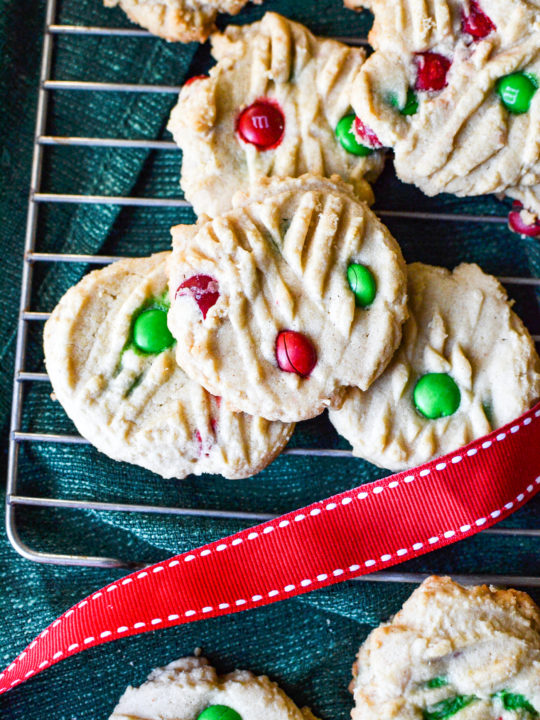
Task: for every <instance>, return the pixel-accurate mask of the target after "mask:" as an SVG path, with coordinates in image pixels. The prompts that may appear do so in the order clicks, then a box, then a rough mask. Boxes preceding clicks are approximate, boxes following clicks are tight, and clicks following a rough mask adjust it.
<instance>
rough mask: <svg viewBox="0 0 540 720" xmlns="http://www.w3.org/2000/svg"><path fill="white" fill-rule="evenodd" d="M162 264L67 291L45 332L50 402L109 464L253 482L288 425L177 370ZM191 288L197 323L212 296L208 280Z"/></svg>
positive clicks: (109, 272)
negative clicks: (237, 407) (240, 406)
mask: <svg viewBox="0 0 540 720" xmlns="http://www.w3.org/2000/svg"><path fill="white" fill-rule="evenodd" d="M169 256H170V253H160V254H158V255H153V256H152V257H150V258H140V259H136V260H123V261H120V262H117V263H114V264H113V265H110V266H108V267H106V268H104V269H103V270H97V271H95V272H93V273H90V275H88V276H86V277H85V278H84V279H83V280H82V281H81V282H80V283H79V284H78V285H76V286H75V287H74V288H71V290H69V291H68V292H67V293H66V295H65V296H64V297H63V298H62V300H61V301H60V303H59V304H58V305H57V307H56V308H55V310H54V312H53V313H52V315H51V318H50V319H49V320H48V322H47V324H46V325H45V333H44V346H45V361H46V365H47V370H48V372H49V376H50V378H51V382H52V385H53V389H54V392H55V395H56V397H57V398H58V400H59V401H60V402H61V403H62V405H63V407H64V409H65V410H66V412H67V414H68V415H69V416H70V418H71V419H72V420H73V422H74V423H75V425H76V426H77V428H78V430H79V432H80V433H81V435H83V436H84V437H85V438H87V439H88V440H89V441H90V442H91V443H93V444H94V445H95V446H96V447H97V448H98V449H99V450H101V452H104V453H105V454H106V455H109V457H112V458H114V459H116V460H124V461H126V462H131V463H135V464H137V465H141V466H142V467H146V468H148V469H149V470H152V471H154V472H156V473H158V474H159V475H162V476H164V477H177V478H183V477H185V476H186V475H188V474H190V473H193V474H196V475H200V474H202V473H213V474H221V475H224V476H225V477H230V478H235V477H247V476H249V475H253V474H254V473H256V472H258V471H259V470H261V469H262V468H263V467H265V466H266V465H267V464H268V463H269V462H270V461H271V460H272V459H273V458H274V457H275V456H276V455H277V454H278V453H279V452H280V451H281V450H282V449H283V447H284V446H285V445H286V443H287V441H288V439H289V438H290V436H291V435H292V432H293V429H294V426H293V425H290V424H284V423H279V422H274V423H272V422H268V421H267V420H264V419H263V418H261V417H251V416H248V415H245V414H243V413H233V412H231V411H230V410H228V409H227V408H226V407H225V406H224V405H222V403H221V402H220V398H219V397H215V396H212V395H210V394H209V393H207V392H206V391H205V390H204V389H203V388H202V387H201V386H200V385H199V384H197V383H196V382H194V381H192V380H190V379H189V378H188V377H187V375H186V374H185V373H184V372H183V371H182V370H181V369H180V368H179V367H178V365H177V364H176V360H175V345H176V342H175V340H174V338H173V336H172V335H171V333H170V330H169V328H168V326H167V311H168V307H169V301H168V294H167V274H166V264H167V259H168V257H169ZM190 280H191V282H187V283H185V287H184V290H185V291H186V295H187V296H188V297H189V299H190V301H191V302H193V303H194V305H195V307H197V312H198V313H199V314H200V315H201V317H202V314H203V311H205V312H208V311H209V309H210V307H211V306H212V305H213V304H214V303H215V300H214V299H213V298H214V296H215V295H217V296H219V293H218V292H217V289H216V288H215V287H214V285H213V281H212V279H211V278H210V279H209V281H207V280H206V279H205V277H204V276H202V277H201V276H199V277H198V278H191V279H190ZM199 308H200V309H199Z"/></svg>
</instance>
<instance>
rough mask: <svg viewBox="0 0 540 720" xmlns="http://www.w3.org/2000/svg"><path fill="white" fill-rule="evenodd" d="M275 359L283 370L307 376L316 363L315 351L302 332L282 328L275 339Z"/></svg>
mask: <svg viewBox="0 0 540 720" xmlns="http://www.w3.org/2000/svg"><path fill="white" fill-rule="evenodd" d="M276 359H277V363H278V365H279V368H280V370H283V372H290V373H296V374H297V375H301V376H302V377H307V376H308V375H309V374H310V373H311V371H312V370H313V368H314V367H315V365H316V364H317V351H316V350H315V348H314V347H313V343H312V342H311V340H309V339H308V338H307V337H306V336H305V335H302V333H299V332H296V331H294V330H283V331H282V332H280V333H279V335H278V336H277V340H276Z"/></svg>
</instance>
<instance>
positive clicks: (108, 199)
mask: <svg viewBox="0 0 540 720" xmlns="http://www.w3.org/2000/svg"><path fill="white" fill-rule="evenodd" d="M33 200H34V202H38V203H45V202H47V203H79V204H81V205H124V206H130V207H183V208H184V207H185V208H189V207H191V205H190V203H188V202H187V200H184V199H183V198H174V197H171V198H166V197H164V198H159V197H158V198H150V197H148V198H145V197H124V196H120V195H67V194H65V193H34V196H33Z"/></svg>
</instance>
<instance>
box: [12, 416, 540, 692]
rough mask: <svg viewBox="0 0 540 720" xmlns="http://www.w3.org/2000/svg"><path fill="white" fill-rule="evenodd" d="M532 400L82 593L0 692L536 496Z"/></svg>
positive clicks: (321, 581)
mask: <svg viewBox="0 0 540 720" xmlns="http://www.w3.org/2000/svg"><path fill="white" fill-rule="evenodd" d="M539 418H540V403H539V404H538V405H536V407H534V408H533V409H532V410H530V411H529V412H527V413H525V414H524V415H522V416H521V417H520V418H518V419H517V420H515V421H514V422H512V423H510V424H508V425H506V426H505V427H504V428H501V429H499V430H496V431H495V432H493V433H491V434H490V435H486V436H485V437H483V438H480V439H479V440H475V441H474V442H472V443H470V444H469V445H467V446H466V447H464V448H460V449H459V450H457V451H456V452H453V453H450V454H448V455H445V456H444V457H441V458H438V459H437V460H433V461H432V462H429V463H427V464H426V465H422V466H421V467H418V468H415V469H414V470H410V471H406V472H402V473H399V474H397V475H392V476H391V477H388V478H385V479H382V480H378V481H376V482H373V483H369V484H368V485H362V486H360V487H357V488H354V489H353V490H349V491H348V492H344V493H341V494H340V495H334V496H333V497H331V498H328V499H327V500H322V501H320V502H316V503H314V504H313V505H309V506H308V507H305V508H302V509H301V510H297V511H295V512H292V513H288V514H287V515H282V516H281V517H279V518H276V519H275V520H272V521H270V522H266V523H263V524H262V525H258V526H257V527H254V528H250V529H248V530H243V531H242V532H239V533H237V534H236V535H230V536H229V537H226V538H223V539H222V540H218V541H216V542H213V543H210V544H209V545H204V546H203V547H200V548H197V549H196V550H193V551H192V552H189V553H184V554H183V555H177V556H176V557H173V558H169V559H168V560H165V561H164V562H160V563H158V564H157V565H152V566H151V567H148V568H147V569H145V570H143V571H139V572H135V573H133V574H131V575H128V576H127V577H125V578H123V579H122V580H118V581H116V582H114V583H112V584H111V585H108V586H107V587H104V588H103V589H102V590H100V591H99V592H96V593H94V594H93V595H90V596H89V597H87V598H86V599H85V600H83V601H82V602H80V603H78V604H77V605H75V606H74V607H72V608H71V610H68V611H67V612H66V613H64V614H63V615H62V616H61V617H60V618H58V620H55V621H54V622H53V623H52V624H51V625H49V627H48V628H47V629H46V630H44V631H43V632H42V633H41V634H40V635H39V636H38V637H37V638H36V639H35V640H34V641H33V642H32V643H31V644H30V645H29V646H28V647H27V648H26V650H25V651H24V652H22V653H21V654H20V655H19V656H18V657H17V658H16V659H15V661H14V662H13V663H12V664H11V665H10V666H9V667H8V668H7V669H6V670H4V672H3V673H1V674H0V692H6V691H7V690H9V689H10V688H12V687H14V686H16V685H18V684H19V683H22V682H24V681H25V680H27V679H28V678H30V677H32V676H33V675H35V674H36V673H38V672H40V671H41V670H44V669H45V668H46V667H49V666H50V665H54V664H55V663H57V662H59V661H60V660H63V659H64V658H66V657H69V656H70V655H74V654H75V653H77V652H80V651H81V650H84V649H85V648H89V647H93V646H94V645H100V644H101V643H105V642H109V641H110V640H116V638H119V637H124V636H126V635H137V634H138V633H142V632H146V631H147V630H154V629H158V628H163V627H170V626H171V625H180V624H182V623H187V622H191V621H194V620H202V619H203V618H207V617H215V616H217V615H226V614H228V613H233V612H238V611H240V610H248V609H250V608H255V607H259V606H261V605H266V604H268V603H271V602H276V601H278V600H283V599H284V598H289V597H293V596H294V595H299V594H301V593H306V592H310V591H311V590H316V589H317V588H321V587H325V586H327V585H332V584H334V583H338V582H341V581H342V580H350V579H351V578H354V577H358V576H359V575H365V574H367V573H370V572H373V571H375V570H380V569H382V568H385V567H389V566H391V565H396V564H397V563H400V562H402V561H403V560H408V559H410V558H413V557H417V556H418V555H423V554H424V553H427V552H430V551H431V550H435V549H437V548H440V547H443V546H445V545H450V544H451V543H454V542H457V541H458V540H461V539H463V538H466V537H469V536H471V535H474V534H475V533H477V532H479V531H480V530H482V529H485V528H488V527H490V526H492V525H494V524H495V523H496V522H498V521H500V520H503V519H504V518H506V517H507V516H508V515H510V514H511V513H512V512H514V511H515V510H517V509H518V508H519V507H521V506H522V505H523V504H524V503H525V502H527V500H530V498H532V497H533V496H534V495H535V494H536V492H538V490H539V489H540V419H539Z"/></svg>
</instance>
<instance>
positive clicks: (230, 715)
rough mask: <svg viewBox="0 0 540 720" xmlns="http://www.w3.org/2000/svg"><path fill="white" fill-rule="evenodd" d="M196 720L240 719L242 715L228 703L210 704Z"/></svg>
mask: <svg viewBox="0 0 540 720" xmlns="http://www.w3.org/2000/svg"><path fill="white" fill-rule="evenodd" d="M197 720H242V716H241V715H240V713H237V712H236V710H233V709H232V708H230V707H229V706H228V705H210V707H207V708H206V710H203V711H202V713H201V714H200V715H199V716H198V717H197Z"/></svg>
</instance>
